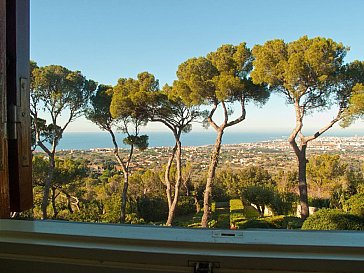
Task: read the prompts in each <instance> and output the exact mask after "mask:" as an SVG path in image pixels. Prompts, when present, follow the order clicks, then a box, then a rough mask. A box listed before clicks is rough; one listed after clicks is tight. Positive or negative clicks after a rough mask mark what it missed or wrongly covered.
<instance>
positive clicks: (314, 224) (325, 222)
mask: <svg viewBox="0 0 364 273" xmlns="http://www.w3.org/2000/svg"><path fill="white" fill-rule="evenodd" d="M302 229H307V230H364V218H362V217H360V216H357V215H352V214H346V213H344V212H342V211H340V210H337V209H320V210H319V211H317V212H316V213H315V214H313V215H311V216H309V217H308V218H307V219H306V221H305V222H304V223H303V225H302Z"/></svg>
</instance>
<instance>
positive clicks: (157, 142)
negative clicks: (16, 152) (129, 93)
mask: <svg viewBox="0 0 364 273" xmlns="http://www.w3.org/2000/svg"><path fill="white" fill-rule="evenodd" d="M145 134H146V135H148V136H149V140H148V142H149V147H169V146H174V138H173V135H172V133H170V132H168V131H167V132H148V133H145ZM360 135H364V134H360ZM325 136H355V134H350V133H333V134H326V135H325ZM287 137H288V132H228V131H227V132H225V133H224V135H223V144H239V143H253V142H260V141H270V140H276V139H287ZM116 138H117V141H118V144H119V147H120V148H125V147H127V146H126V145H124V144H123V141H122V140H123V138H125V135H124V134H122V133H117V134H116ZM215 139H216V133H215V132H212V131H207V132H190V133H187V134H183V135H182V137H181V142H182V146H205V145H212V144H214V142H215ZM112 147H113V144H112V142H111V137H110V135H109V133H107V132H65V133H64V135H63V138H62V139H61V140H60V142H59V144H58V147H57V150H90V149H96V148H112Z"/></svg>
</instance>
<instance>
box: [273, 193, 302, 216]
mask: <svg viewBox="0 0 364 273" xmlns="http://www.w3.org/2000/svg"><path fill="white" fill-rule="evenodd" d="M297 200H298V196H297V194H295V193H292V192H275V193H274V196H273V198H272V200H271V203H270V204H269V207H270V208H271V209H272V211H273V213H274V214H275V215H288V214H293V213H294V211H295V209H296V207H295V206H294V204H295V203H296V201H297Z"/></svg>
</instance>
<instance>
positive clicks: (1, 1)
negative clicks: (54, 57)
mask: <svg viewBox="0 0 364 273" xmlns="http://www.w3.org/2000/svg"><path fill="white" fill-rule="evenodd" d="M5 15H6V1H5V0H0V107H1V109H0V217H1V218H7V217H9V215H10V197H9V179H8V171H7V170H8V164H7V162H8V161H7V154H8V150H7V145H6V144H7V142H6V139H5V138H6V137H5V132H6V86H5V85H6V80H5V79H6V17H5Z"/></svg>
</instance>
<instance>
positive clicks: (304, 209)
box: [297, 144, 309, 219]
mask: <svg viewBox="0 0 364 273" xmlns="http://www.w3.org/2000/svg"><path fill="white" fill-rule="evenodd" d="M306 145H307V144H304V145H302V147H301V149H300V150H301V151H300V154H299V156H298V157H297V158H298V188H299V193H300V205H301V218H302V219H306V218H307V217H308V216H309V205H308V192H307V179H306V165H307V159H306V147H307V146H306Z"/></svg>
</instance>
